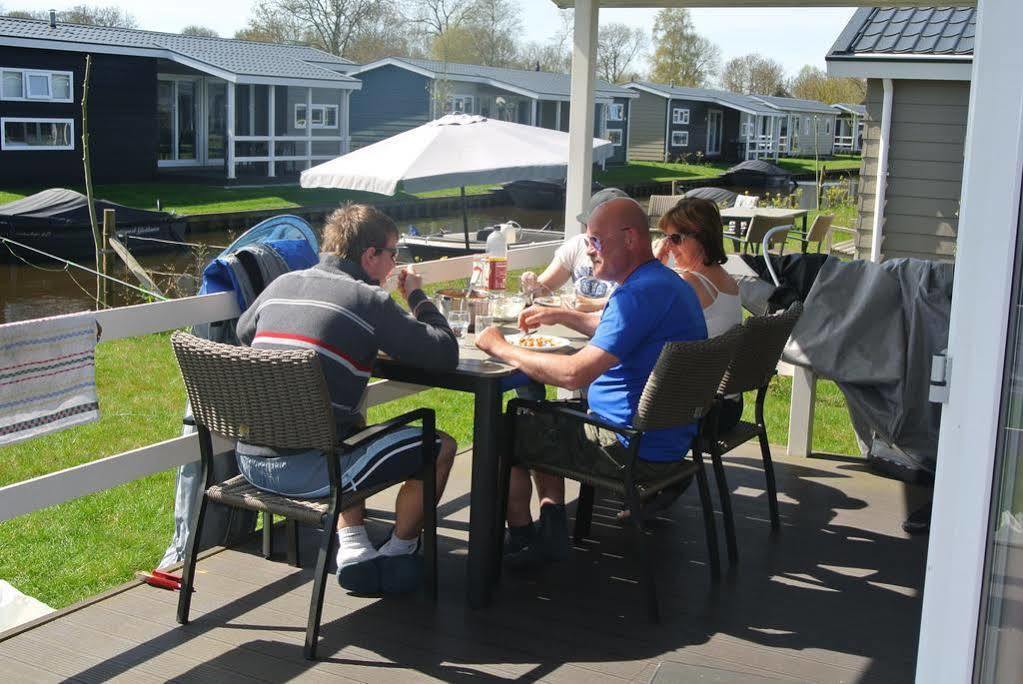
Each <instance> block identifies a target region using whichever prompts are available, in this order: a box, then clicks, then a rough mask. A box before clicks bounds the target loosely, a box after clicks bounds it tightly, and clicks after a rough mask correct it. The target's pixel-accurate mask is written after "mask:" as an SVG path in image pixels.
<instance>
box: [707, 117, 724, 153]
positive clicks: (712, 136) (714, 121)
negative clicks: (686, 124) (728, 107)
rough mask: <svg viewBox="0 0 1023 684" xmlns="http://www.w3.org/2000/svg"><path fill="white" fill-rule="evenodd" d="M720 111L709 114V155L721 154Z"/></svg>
mask: <svg viewBox="0 0 1023 684" xmlns="http://www.w3.org/2000/svg"><path fill="white" fill-rule="evenodd" d="M722 118H723V117H722V114H721V110H720V109H711V110H710V111H708V112H707V154H721V123H722Z"/></svg>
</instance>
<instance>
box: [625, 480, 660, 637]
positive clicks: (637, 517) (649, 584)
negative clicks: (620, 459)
mask: <svg viewBox="0 0 1023 684" xmlns="http://www.w3.org/2000/svg"><path fill="white" fill-rule="evenodd" d="M626 501H627V502H628V504H629V522H630V525H629V527H630V529H631V530H632V541H633V543H634V544H635V546H636V553H637V555H638V556H639V565H640V585H642V586H643V587H644V589H645V591H646V601H647V614H648V615H649V617H650V622H653V623H658V622H660V621H661V611H660V608H659V606H658V605H657V585H656V584H655V583H654V568H653V565H652V564H651V563H650V554H649V552H648V550H647V547H646V540H645V539H644V538H643V519H642V518H643V505H642V503H641V502H640V499H639V493H638V492H636V491H635V489H633V490H632V491H631V492H628V493H627V494H626Z"/></svg>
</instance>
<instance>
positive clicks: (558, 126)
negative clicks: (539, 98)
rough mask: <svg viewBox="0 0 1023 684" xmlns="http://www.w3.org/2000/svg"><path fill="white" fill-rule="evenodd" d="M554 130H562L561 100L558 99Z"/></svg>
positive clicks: (555, 109) (555, 108)
mask: <svg viewBox="0 0 1023 684" xmlns="http://www.w3.org/2000/svg"><path fill="white" fill-rule="evenodd" d="M554 118H555V122H554V130H556V131H560V130H561V100H558V102H557V104H555V105H554Z"/></svg>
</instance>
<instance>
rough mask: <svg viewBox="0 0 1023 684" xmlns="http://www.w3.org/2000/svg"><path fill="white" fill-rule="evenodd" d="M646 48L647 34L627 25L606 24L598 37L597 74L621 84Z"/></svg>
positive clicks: (606, 79)
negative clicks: (633, 63)
mask: <svg viewBox="0 0 1023 684" xmlns="http://www.w3.org/2000/svg"><path fill="white" fill-rule="evenodd" d="M645 46H646V34H644V33H643V31H641V30H640V29H638V28H632V27H631V26H629V25H627V24H619V23H614V24H605V25H604V26H601V27H600V33H599V34H598V36H597V72H598V73H599V74H600V76H601V77H602V78H603V79H604V80H605V81H607V82H609V83H621V82H622V79H623V77H624V76H625V75H626V74H627V73H629V67H630V66H632V62H633V61H634V60H635V59H636V57H638V56H639V53H640V52H642V51H643V48H644V47H645Z"/></svg>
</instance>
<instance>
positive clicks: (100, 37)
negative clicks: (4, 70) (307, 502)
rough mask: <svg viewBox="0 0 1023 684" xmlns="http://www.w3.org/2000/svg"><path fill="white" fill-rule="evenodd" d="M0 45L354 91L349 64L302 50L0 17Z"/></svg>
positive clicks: (232, 78)
mask: <svg viewBox="0 0 1023 684" xmlns="http://www.w3.org/2000/svg"><path fill="white" fill-rule="evenodd" d="M0 45H8V46H15V47H29V48H38V49H44V50H69V51H74V52H96V53H108V54H124V55H137V56H142V57H155V58H163V59H168V60H171V61H174V62H178V63H180V64H185V65H187V66H190V67H192V68H195V69H197V70H199V71H203V72H205V73H209V74H213V75H215V76H220V77H221V78H224V79H225V80H228V81H231V82H233V83H277V84H284V85H292V84H293V85H302V84H305V85H314V86H316V87H324V88H347V89H353V88H358V87H360V84H359V82H358V81H357V80H355V79H353V78H351V77H350V76H346V75H345V74H343V73H341V70H342V69H344V68H345V67H346V66H347V65H350V64H351V62H349V61H348V60H345V59H342V58H340V57H335V56H334V55H331V54H329V53H327V52H324V51H322V50H317V49H316V48H311V47H306V46H303V45H280V44H275V43H257V42H253V41H247V40H234V39H230V38H202V37H197V36H182V35H180V34H177V33H159V32H157V31H140V30H136V29H124V28H111V27H106V26H84V25H80V24H67V23H62V22H61V23H58V24H57V25H56V27H55V28H51V27H50V23H49V22H48V21H38V20H33V19H15V18H11V17H0Z"/></svg>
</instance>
